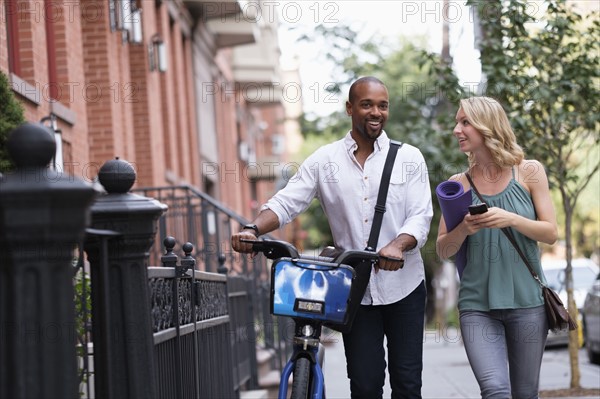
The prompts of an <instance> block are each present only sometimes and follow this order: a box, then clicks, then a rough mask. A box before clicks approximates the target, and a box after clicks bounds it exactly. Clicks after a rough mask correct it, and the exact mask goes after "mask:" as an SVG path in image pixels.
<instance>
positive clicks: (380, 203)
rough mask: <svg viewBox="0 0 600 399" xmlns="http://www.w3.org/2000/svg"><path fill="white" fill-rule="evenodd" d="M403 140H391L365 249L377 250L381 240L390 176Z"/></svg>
mask: <svg viewBox="0 0 600 399" xmlns="http://www.w3.org/2000/svg"><path fill="white" fill-rule="evenodd" d="M402 144H403V143H401V142H399V141H395V140H390V149H389V151H388V154H387V158H386V159H385V165H384V166H383V174H382V175H381V183H380V184H379V193H378V194H377V204H376V205H375V215H374V216H373V224H372V225H371V233H370V234H369V241H368V243H367V248H366V249H365V251H373V252H375V251H376V249H377V241H379V230H381V222H382V221H383V214H384V213H385V201H386V199H387V193H388V188H389V186H390V177H391V176H392V169H393V168H394V161H395V160H396V154H397V153H398V150H399V149H400V147H402Z"/></svg>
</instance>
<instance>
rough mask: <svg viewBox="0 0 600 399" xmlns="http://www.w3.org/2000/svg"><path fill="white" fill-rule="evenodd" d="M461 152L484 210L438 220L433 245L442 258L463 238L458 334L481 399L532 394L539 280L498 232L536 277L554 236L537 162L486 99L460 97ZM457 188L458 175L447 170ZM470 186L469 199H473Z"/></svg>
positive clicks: (538, 342)
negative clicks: (457, 219)
mask: <svg viewBox="0 0 600 399" xmlns="http://www.w3.org/2000/svg"><path fill="white" fill-rule="evenodd" d="M453 134H454V136H455V137H456V139H457V140H458V145H459V149H460V150H461V151H462V152H464V153H467V154H468V160H469V170H468V173H469V175H470V176H471V179H472V181H473V185H474V186H475V187H476V188H477V191H479V193H480V194H481V195H482V196H483V199H484V201H485V203H487V205H488V211H487V212H485V213H482V214H480V215H470V214H467V215H466V216H465V217H464V219H463V221H462V222H461V223H459V224H458V225H457V226H456V227H455V228H454V229H453V230H452V231H447V228H446V224H445V222H444V218H443V217H442V219H441V220H440V226H439V230H438V238H437V243H436V249H437V253H438V255H439V256H440V257H441V258H443V259H445V258H448V257H450V256H453V255H454V254H455V253H456V252H457V250H458V248H460V246H461V244H462V243H463V242H464V241H465V240H467V264H466V267H465V270H464V272H463V275H462V278H461V284H460V292H459V299H458V309H459V314H460V326H461V334H462V338H463V341H464V346H465V349H466V352H467V357H468V358H469V363H470V365H471V368H472V370H473V373H474V374H475V377H476V379H477V382H478V383H479V387H480V389H481V395H482V397H483V398H504V399H505V398H509V397H511V394H512V397H513V398H519V399H521V398H537V397H538V387H539V375H540V367H541V363H542V355H543V353H544V346H545V343H546V337H547V334H548V325H547V320H546V314H545V312H544V306H543V305H544V300H543V298H542V292H541V288H540V286H539V284H538V283H537V282H536V281H535V280H534V279H533V277H532V276H531V274H530V272H529V270H528V269H527V266H526V265H525V263H524V262H523V261H522V260H521V258H520V256H519V255H518V253H517V251H516V250H515V249H514V247H513V245H512V244H511V243H510V241H509V240H508V238H507V237H506V236H505V235H504V233H503V232H502V230H501V229H502V228H509V230H511V231H512V234H513V236H514V237H515V239H516V242H517V243H518V245H519V247H520V248H521V250H522V251H523V252H524V253H525V254H526V256H527V258H528V260H529V262H530V263H531V264H532V266H533V268H534V270H535V271H536V272H537V273H538V275H539V276H540V278H542V279H544V277H543V272H542V269H541V265H540V254H539V249H538V242H544V243H547V244H553V243H554V242H555V241H556V239H557V235H558V233H557V226H556V216H555V212H554V207H553V205H552V201H551V198H550V191H549V188H548V178H547V176H546V172H545V171H544V167H543V166H542V165H541V164H540V163H539V162H538V161H535V160H526V159H524V154H523V150H522V149H521V147H520V146H519V145H518V144H517V142H516V137H515V134H514V133H513V131H512V128H511V127H510V123H509V121H508V117H507V116H506V113H505V112H504V110H503V108H502V106H501V105H500V104H499V103H498V102H497V101H496V100H494V99H492V98H488V97H472V98H468V99H464V100H461V101H460V108H459V110H458V112H457V114H456V127H455V128H454V132H453ZM450 179H451V180H456V181H459V182H460V183H461V184H462V185H463V187H464V189H465V191H466V190H468V189H469V188H471V185H470V184H469V181H468V179H467V176H466V174H465V173H461V174H458V175H454V176H452V177H451V178H450ZM474 191H475V190H471V201H472V203H473V204H479V203H480V202H481V201H480V200H479V198H478V197H477V195H476V194H475V192H474Z"/></svg>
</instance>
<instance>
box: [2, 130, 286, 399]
mask: <svg viewBox="0 0 600 399" xmlns="http://www.w3.org/2000/svg"><path fill="white" fill-rule="evenodd" d="M53 146H54V137H53V136H52V135H50V134H49V132H48V131H47V130H46V129H45V128H44V127H42V126H39V125H25V126H23V127H21V128H19V129H17V130H16V131H15V132H13V134H11V136H10V138H9V149H10V151H11V155H12V156H13V158H14V159H17V160H18V162H17V166H18V167H17V169H16V171H15V172H12V173H10V174H6V175H5V176H3V177H0V353H1V354H2V356H1V357H0V397H2V398H4V397H6V398H9V397H10V398H13V397H15V398H18V397H60V398H77V397H80V396H84V397H96V398H125V397H126V398H161V399H162V398H171V397H172V398H187V397H190V398H199V397H210V398H213V397H215V398H216V397H221V398H235V397H238V395H239V392H240V391H242V390H245V389H253V388H256V387H257V384H258V375H257V365H256V348H257V346H258V347H264V348H268V349H271V350H273V351H274V352H276V353H277V356H275V357H274V360H273V362H274V364H273V365H274V366H275V367H278V368H280V367H281V362H282V360H283V359H284V358H285V356H286V354H287V353H288V352H289V346H288V344H287V341H288V338H289V337H287V336H286V325H283V324H280V323H278V322H277V320H276V319H274V318H272V317H271V315H270V314H269V308H268V297H269V296H268V295H269V289H268V281H269V280H268V275H269V272H268V265H267V263H266V262H265V260H264V258H255V259H254V260H253V261H252V262H248V260H247V258H245V257H235V256H233V254H232V253H230V251H228V250H227V248H228V242H229V236H230V234H231V232H232V231H234V229H239V225H240V224H243V223H245V222H246V221H245V220H243V218H241V217H239V216H238V215H235V214H233V213H232V212H230V211H229V210H227V209H225V208H224V207H222V206H221V205H220V204H218V203H217V202H216V201H214V200H213V199H211V198H210V197H207V196H206V195H204V194H203V193H200V192H198V191H196V190H195V189H193V188H191V187H170V188H153V189H147V190H145V191H141V192H142V193H144V194H148V195H151V196H152V195H153V196H154V198H151V197H148V196H146V195H138V194H135V193H133V192H131V191H130V188H131V186H132V184H133V182H134V181H135V172H134V171H133V169H132V168H131V165H129V164H128V163H127V162H124V161H119V160H113V161H109V162H107V163H106V164H105V165H104V166H103V167H102V168H101V170H100V173H99V179H100V182H101V183H102V185H103V186H104V188H105V189H106V191H107V193H102V194H101V193H98V192H96V191H95V190H93V189H92V188H91V187H90V186H89V185H86V184H84V183H83V182H81V181H79V180H77V179H76V178H74V177H73V176H67V175H64V174H61V173H60V172H56V171H51V170H48V169H47V168H46V165H48V164H49V162H50V160H51V158H52V156H53V154H54V150H53V148H54V147H53ZM138 192H140V191H138ZM157 232H158V233H159V234H157ZM167 235H170V236H173V237H177V238H178V239H179V240H180V241H177V240H176V239H174V238H169V237H168V236H167ZM188 241H189V242H188ZM183 242H186V244H183ZM163 244H164V246H163ZM77 248H79V251H77ZM176 252H178V253H180V255H177V254H176ZM151 254H153V255H152V257H150V255H151ZM149 259H152V260H151V261H149ZM159 265H162V266H159ZM149 266H150V267H149ZM228 271H229V273H227V272H228ZM217 272H218V273H217ZM74 275H75V278H73V276H74ZM74 287H75V289H74ZM75 294H76V295H77V297H78V298H79V299H80V301H79V302H76V304H74V301H73V298H74V295H75ZM76 315H77V317H76ZM90 315H91V317H88V316H90ZM286 324H287V323H286ZM78 385H79V388H78Z"/></svg>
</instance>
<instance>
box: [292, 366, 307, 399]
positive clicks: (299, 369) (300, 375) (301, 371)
mask: <svg viewBox="0 0 600 399" xmlns="http://www.w3.org/2000/svg"><path fill="white" fill-rule="evenodd" d="M293 378H294V380H293V383H292V395H291V397H290V399H308V397H309V395H310V360H308V359H307V358H305V357H299V358H298V359H296V363H295V364H294V377H293Z"/></svg>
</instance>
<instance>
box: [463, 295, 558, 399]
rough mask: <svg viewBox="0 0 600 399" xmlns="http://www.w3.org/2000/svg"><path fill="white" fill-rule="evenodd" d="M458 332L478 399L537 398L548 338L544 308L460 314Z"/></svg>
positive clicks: (464, 312) (465, 311) (470, 311)
mask: <svg viewBox="0 0 600 399" xmlns="http://www.w3.org/2000/svg"><path fill="white" fill-rule="evenodd" d="M460 328H461V334H462V338H463V343H464V346H465V349H466V351H467V357H468V358H469V363H470V364H471V368H472V369H473V373H474V374H475V378H476V379H477V382H478V383H479V388H480V389H481V396H482V398H502V399H506V398H510V397H511V393H512V398H513V399H528V398H537V397H538V388H539V381H540V368H541V365H542V356H543V354H544V347H545V345H546V337H547V336H548V321H547V319H546V312H545V310H544V306H538V307H535V308H526V309H503V310H491V311H489V312H481V311H474V310H464V311H461V312H460Z"/></svg>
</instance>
